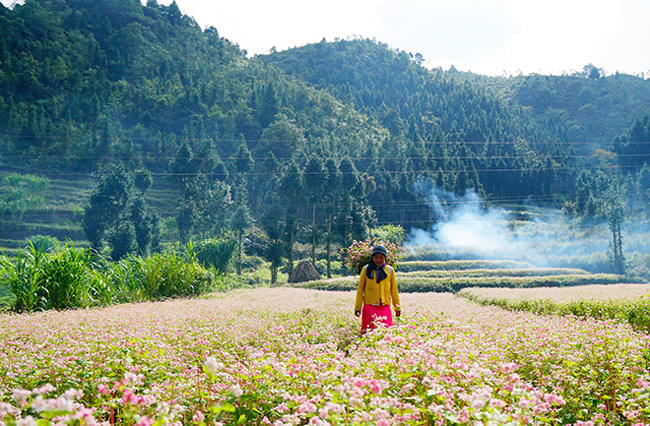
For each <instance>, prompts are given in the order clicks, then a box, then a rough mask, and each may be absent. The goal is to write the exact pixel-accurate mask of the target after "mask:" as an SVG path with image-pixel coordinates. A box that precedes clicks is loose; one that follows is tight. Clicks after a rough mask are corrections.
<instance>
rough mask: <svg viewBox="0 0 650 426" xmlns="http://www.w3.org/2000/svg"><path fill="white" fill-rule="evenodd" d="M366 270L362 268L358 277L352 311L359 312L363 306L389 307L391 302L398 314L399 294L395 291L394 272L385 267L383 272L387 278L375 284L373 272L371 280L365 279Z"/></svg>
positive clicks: (399, 309)
mask: <svg viewBox="0 0 650 426" xmlns="http://www.w3.org/2000/svg"><path fill="white" fill-rule="evenodd" d="M366 268H367V266H364V267H363V269H362V270H361V275H360V276H359V287H358V288H357V301H356V303H355V304H354V310H355V311H360V310H361V307H362V306H363V305H378V304H382V305H390V304H391V301H392V304H393V307H394V308H395V311H396V312H400V311H401V310H402V307H401V306H400V303H399V292H398V291H397V280H396V279H395V270H394V269H393V268H392V267H391V266H389V265H386V267H385V270H386V273H387V274H388V277H386V278H384V279H383V280H381V281H380V282H379V284H377V279H376V278H375V277H376V274H377V271H376V270H375V271H374V272H373V274H372V275H373V278H366Z"/></svg>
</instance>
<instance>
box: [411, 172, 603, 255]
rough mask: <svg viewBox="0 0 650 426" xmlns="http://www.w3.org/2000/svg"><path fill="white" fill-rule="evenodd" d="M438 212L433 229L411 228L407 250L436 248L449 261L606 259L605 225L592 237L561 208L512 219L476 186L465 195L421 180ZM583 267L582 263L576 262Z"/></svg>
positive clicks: (422, 189)
mask: <svg viewBox="0 0 650 426" xmlns="http://www.w3.org/2000/svg"><path fill="white" fill-rule="evenodd" d="M416 189H418V190H419V191H420V193H422V195H423V196H424V197H425V199H426V200H427V204H428V205H429V207H430V208H431V210H432V213H433V214H434V216H435V220H436V221H435V223H434V224H433V225H432V227H431V228H430V229H427V230H424V229H413V230H411V231H410V233H409V235H408V236H407V240H406V242H405V244H404V246H405V248H406V249H408V250H410V251H411V252H412V253H415V252H418V251H420V252H421V251H423V250H424V251H429V252H436V253H438V254H439V257H440V258H450V259H461V258H465V259H470V258H473V259H504V260H505V259H507V260H518V261H526V262H529V263H532V264H534V265H536V266H559V264H561V266H570V263H571V261H570V260H568V258H575V257H576V256H583V257H584V256H592V255H596V256H601V257H604V258H606V256H607V250H608V236H609V235H608V232H607V227H606V225H603V224H598V225H594V226H593V227H592V229H591V230H590V232H591V234H590V237H589V238H585V230H584V229H576V228H574V227H572V225H571V224H570V223H569V220H568V219H567V218H565V217H563V215H562V214H561V213H560V212H559V211H558V210H552V209H542V208H539V207H535V206H530V207H529V210H530V211H532V212H534V214H532V215H531V217H529V220H526V221H520V220H518V221H514V220H513V217H514V215H513V213H512V212H511V211H508V210H506V209H504V208H500V207H485V206H484V203H483V201H482V200H481V199H480V197H479V196H478V194H476V192H475V191H474V190H473V189H472V190H468V191H467V192H466V193H465V194H464V195H463V196H458V195H456V194H453V193H450V192H447V191H444V190H442V189H440V188H435V187H433V186H431V185H430V184H428V183H422V182H420V183H418V184H417V186H416ZM576 266H580V265H576Z"/></svg>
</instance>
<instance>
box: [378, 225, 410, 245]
mask: <svg viewBox="0 0 650 426" xmlns="http://www.w3.org/2000/svg"><path fill="white" fill-rule="evenodd" d="M370 237H372V238H373V239H377V240H381V241H389V242H391V243H393V244H397V245H402V244H403V243H404V238H406V231H405V230H404V228H403V227H402V226H401V225H393V224H388V225H382V226H380V227H378V228H372V229H371V230H370Z"/></svg>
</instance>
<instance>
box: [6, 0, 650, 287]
mask: <svg viewBox="0 0 650 426" xmlns="http://www.w3.org/2000/svg"><path fill="white" fill-rule="evenodd" d="M0 33H1V34H2V38H1V39H0V178H2V182H1V183H0V195H2V197H3V198H2V200H3V202H2V204H1V205H0V207H1V208H2V210H1V211H0V215H1V216H0V225H1V230H2V233H1V235H0V243H1V245H2V247H3V248H5V249H6V250H10V251H12V250H15V248H16V247H19V246H24V245H25V244H26V239H27V238H28V237H30V234H32V235H37V234H45V235H52V236H56V237H57V238H59V239H61V240H64V239H68V238H70V239H72V240H73V241H75V242H76V243H78V244H79V245H84V244H88V245H91V246H92V247H93V249H95V250H99V251H101V250H109V249H108V248H107V247H108V246H111V248H110V250H111V252H112V256H113V257H114V258H119V257H121V256H123V255H126V254H128V253H133V252H136V251H137V250H139V251H140V252H142V254H146V252H148V251H149V250H154V251H155V250H156V248H155V247H159V246H156V245H155V244H153V245H152V244H149V243H146V244H140V245H138V244H136V243H135V239H136V235H140V237H142V235H144V234H143V232H145V231H146V232H145V233H147V232H149V233H150V235H149V236H148V237H147V238H148V239H149V240H155V239H160V241H162V243H165V244H171V243H179V242H180V243H181V244H185V243H187V242H189V241H191V240H202V239H205V238H210V237H222V236H224V235H226V234H227V235H232V236H234V237H235V238H236V239H237V241H238V242H239V245H240V246H242V245H243V244H244V242H245V241H247V240H246V239H248V241H249V242H250V243H251V244H250V245H249V246H248V247H249V254H255V255H257V256H263V255H264V256H266V258H267V260H268V261H270V262H272V264H273V265H275V266H274V268H275V267H278V266H280V265H281V264H282V262H286V263H288V269H289V271H291V270H292V268H293V261H294V259H296V258H297V253H296V251H297V250H298V249H299V244H303V245H309V246H311V248H310V249H309V250H303V253H305V252H309V253H310V257H312V260H313V261H314V262H315V261H316V260H317V259H316V257H319V258H320V259H322V260H326V261H327V264H328V267H327V269H328V276H330V275H331V273H330V272H331V271H330V263H331V261H332V260H333V258H335V257H336V253H337V252H338V248H340V247H347V246H348V245H349V244H350V243H351V242H352V241H353V240H354V239H358V240H360V239H363V238H365V236H366V235H367V234H368V232H369V230H370V229H371V228H373V227H377V226H381V225H385V224H395V225H401V226H402V227H404V228H405V229H406V230H407V231H409V230H411V229H415V228H420V229H430V228H431V226H432V225H435V224H436V223H438V222H439V221H440V220H441V212H439V211H434V210H432V208H431V205H430V204H431V203H430V202H431V198H432V194H434V193H435V191H444V193H445V194H451V195H458V196H462V195H463V194H465V193H467V192H468V191H470V192H473V193H476V194H478V195H479V196H480V198H481V200H482V202H483V201H485V203H486V204H485V205H486V206H490V205H492V206H504V207H507V209H508V210H509V211H512V212H513V216H512V219H513V220H514V221H518V220H520V219H522V217H524V216H525V211H523V210H525V208H524V209H523V210H522V208H521V204H522V203H523V202H524V201H525V200H527V201H529V202H533V203H536V204H541V205H545V206H549V207H552V208H555V209H562V211H563V213H564V214H566V215H568V217H572V218H575V219H576V220H577V221H578V223H591V222H590V221H592V220H605V221H606V222H607V224H608V226H610V227H611V228H612V244H613V247H612V255H613V263H612V264H613V265H614V266H613V267H612V271H613V272H618V273H622V272H623V271H624V269H625V268H624V266H625V265H624V264H625V259H624V255H623V252H622V247H623V246H622V241H623V237H622V235H621V231H620V226H621V224H622V223H624V222H625V221H626V220H630V219H632V220H634V221H635V223H638V224H646V223H647V222H648V211H649V206H650V192H649V189H650V170H649V169H648V168H647V167H644V163H646V162H647V159H648V155H649V154H650V148H648V147H650V143H648V141H650V120H648V118H647V115H646V114H647V112H648V111H644V108H646V107H645V106H646V105H648V98H649V93H650V82H648V81H647V80H644V79H642V78H639V77H634V76H627V75H618V74H617V75H611V76H607V75H605V74H604V73H603V72H602V70H599V69H597V68H595V67H594V66H592V65H589V66H587V67H585V71H584V72H583V73H576V74H575V75H565V76H536V75H531V76H514V77H509V78H505V77H498V78H497V77H490V78H488V77H484V76H476V75H472V74H467V73H462V72H457V71H455V70H453V69H452V70H449V71H443V70H441V69H427V68H425V67H424V66H423V61H422V58H421V57H419V56H418V55H415V56H414V55H411V54H410V53H407V52H404V51H401V50H399V49H397V48H394V47H391V46H388V45H386V44H384V43H381V42H377V41H375V40H367V39H347V40H338V39H337V40H334V41H327V40H323V41H322V42H320V43H315V44H310V45H306V46H302V47H298V48H294V49H289V50H286V51H283V52H274V53H271V54H269V55H261V56H256V57H253V58H250V57H248V56H247V55H246V52H245V51H244V50H242V49H241V48H240V47H239V46H238V45H237V44H236V41H232V40H227V39H225V38H223V37H221V36H220V34H219V32H218V29H216V28H213V27H210V28H206V29H202V28H200V27H199V26H198V24H197V23H196V22H195V21H194V20H193V19H192V18H190V17H188V16H184V15H182V13H181V12H180V10H179V8H178V6H177V5H176V3H175V2H172V3H171V4H170V5H169V6H165V5H162V4H158V2H157V1H155V0H149V1H148V2H147V3H146V4H145V5H143V4H142V3H141V2H140V1H138V0H110V1H103V0H102V1H100V0H68V1H65V2H64V1H58V0H26V1H25V2H24V3H23V4H16V5H15V6H13V7H12V8H11V9H8V8H6V7H4V6H0ZM119 170H123V171H119ZM120 173H121V175H120V176H122V177H121V178H120V179H122V183H123V188H122V190H124V191H126V192H129V194H128V196H127V197H125V198H124V200H123V201H124V202H123V205H120V208H119V209H116V210H115V211H114V212H113V213H111V214H110V215H109V216H110V219H111V223H110V224H106V223H103V222H102V221H101V220H100V219H98V218H99V217H100V216H99V215H98V214H97V212H99V211H101V210H102V209H104V207H99V206H101V205H103V206H106V205H108V204H106V203H107V202H108V201H107V197H111V196H116V194H117V193H116V192H113V193H110V191H116V190H117V189H116V188H112V189H110V190H109V189H107V188H108V186H107V184H106V182H109V181H110V180H111V179H113V181H118V180H119V179H117V180H116V178H115V176H116V174H120ZM15 175H18V176H22V180H21V179H14V178H12V176H15ZM143 176H147V179H149V177H150V180H151V182H149V183H147V182H144V183H143V182H142V181H141V180H140V183H138V179H140V178H142V177H143ZM35 179H36V180H38V179H47V181H48V182H49V189H48V190H46V191H45V192H42V193H39V192H38V191H42V190H40V189H38V188H37V187H34V186H30V184H29V182H31V181H34V180H35ZM102 182H105V184H102ZM140 184H142V185H144V186H138V185H140ZM102 185H104V186H102ZM100 189H101V190H100ZM102 191H104V192H102ZM106 191H108V192H106ZM93 195H94V198H93ZM116 199H117V198H116ZM102 200H103V201H102ZM454 200H455V199H454V198H453V196H450V197H448V198H447V200H446V208H448V209H453V208H454V206H457V205H458V201H457V200H456V201H454ZM93 203H95V204H93ZM102 203H104V204H102ZM118 204H119V203H118ZM93 209H94V210H93ZM93 212H94V213H93ZM524 219H525V217H524ZM513 223H514V222H513ZM82 240H86V241H82ZM118 240H119V241H121V244H122V246H121V248H120V249H119V250H117V249H116V247H115V244H117V243H116V241H118ZM141 240H142V238H141ZM149 240H147V241H149ZM137 247H139V248H137ZM265 250H266V251H265ZM274 256H275V257H274Z"/></svg>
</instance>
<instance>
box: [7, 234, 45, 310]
mask: <svg viewBox="0 0 650 426" xmlns="http://www.w3.org/2000/svg"><path fill="white" fill-rule="evenodd" d="M44 257H45V248H44V247H40V248H39V249H37V248H36V247H34V245H33V244H31V243H30V245H29V246H28V247H27V248H25V249H19V250H18V252H17V254H16V256H15V258H13V259H11V258H9V257H8V256H6V255H4V254H3V255H2V257H0V265H1V266H2V268H1V270H0V271H1V275H0V279H1V281H2V284H3V285H7V286H8V287H9V288H10V289H11V292H12V293H13V295H14V304H13V307H12V309H13V310H14V311H15V312H33V311H36V310H40V309H45V307H46V305H47V298H46V296H47V294H46V291H45V290H44V288H43V281H44V278H45V276H44V274H43V270H42V269H41V263H42V261H43V259H44Z"/></svg>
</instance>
